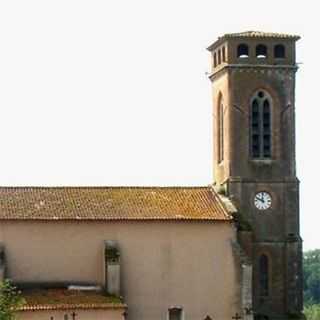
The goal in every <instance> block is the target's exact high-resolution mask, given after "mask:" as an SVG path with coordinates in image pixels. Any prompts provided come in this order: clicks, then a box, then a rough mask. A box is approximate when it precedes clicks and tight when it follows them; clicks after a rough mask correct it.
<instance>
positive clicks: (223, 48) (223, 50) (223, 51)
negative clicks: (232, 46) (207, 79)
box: [222, 47, 226, 62]
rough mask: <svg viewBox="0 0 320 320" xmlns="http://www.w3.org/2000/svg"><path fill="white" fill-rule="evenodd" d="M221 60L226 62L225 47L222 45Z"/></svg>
mask: <svg viewBox="0 0 320 320" xmlns="http://www.w3.org/2000/svg"><path fill="white" fill-rule="evenodd" d="M222 62H226V48H225V47H222Z"/></svg>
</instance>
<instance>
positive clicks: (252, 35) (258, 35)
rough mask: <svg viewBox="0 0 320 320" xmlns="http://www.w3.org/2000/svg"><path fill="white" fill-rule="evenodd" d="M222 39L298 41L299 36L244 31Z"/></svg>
mask: <svg viewBox="0 0 320 320" xmlns="http://www.w3.org/2000/svg"><path fill="white" fill-rule="evenodd" d="M222 38H279V39H293V40H298V39H300V36H297V35H292V34H285V33H274V32H263V31H245V32H239V33H227V34H225V35H224V36H223V37H222Z"/></svg>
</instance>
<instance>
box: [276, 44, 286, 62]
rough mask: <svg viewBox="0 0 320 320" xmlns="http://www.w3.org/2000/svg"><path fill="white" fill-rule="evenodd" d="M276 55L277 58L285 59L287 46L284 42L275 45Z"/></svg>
mask: <svg viewBox="0 0 320 320" xmlns="http://www.w3.org/2000/svg"><path fill="white" fill-rule="evenodd" d="M274 57H275V58H277V59H283V58H285V57H286V48H285V47H284V45H283V44H277V45H276V46H274Z"/></svg>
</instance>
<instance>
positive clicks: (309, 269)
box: [303, 249, 320, 319]
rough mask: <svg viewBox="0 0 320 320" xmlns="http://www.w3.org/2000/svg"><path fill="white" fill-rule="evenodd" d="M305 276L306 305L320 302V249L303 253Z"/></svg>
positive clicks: (304, 292)
mask: <svg viewBox="0 0 320 320" xmlns="http://www.w3.org/2000/svg"><path fill="white" fill-rule="evenodd" d="M303 278H304V281H303V294H304V303H305V305H311V304H320V249H316V250H311V251H307V252H305V253H304V254H303ZM319 319H320V317H319Z"/></svg>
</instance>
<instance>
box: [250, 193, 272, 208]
mask: <svg viewBox="0 0 320 320" xmlns="http://www.w3.org/2000/svg"><path fill="white" fill-rule="evenodd" d="M271 203H272V199H271V196H270V194H269V193H268V192H265V191H261V192H258V193H257V194H256V195H255V196H254V205H255V206H256V208H257V209H259V210H267V209H269V208H270V207H271Z"/></svg>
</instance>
